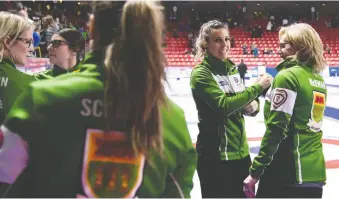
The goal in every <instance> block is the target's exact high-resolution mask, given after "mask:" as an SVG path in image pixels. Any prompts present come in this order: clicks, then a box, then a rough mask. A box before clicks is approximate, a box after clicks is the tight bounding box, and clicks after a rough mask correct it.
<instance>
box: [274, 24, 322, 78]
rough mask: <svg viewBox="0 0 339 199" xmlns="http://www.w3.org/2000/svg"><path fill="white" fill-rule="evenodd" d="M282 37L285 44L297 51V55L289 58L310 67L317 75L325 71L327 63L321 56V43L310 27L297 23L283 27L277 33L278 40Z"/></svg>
mask: <svg viewBox="0 0 339 199" xmlns="http://www.w3.org/2000/svg"><path fill="white" fill-rule="evenodd" d="M283 36H285V40H286V42H288V43H290V44H292V45H293V46H295V47H296V48H297V49H298V50H297V53H296V54H295V55H291V56H289V58H291V59H292V60H296V61H299V62H303V63H306V64H307V65H310V66H312V68H313V70H314V71H315V72H317V73H320V72H321V71H323V70H324V69H325V67H326V66H327V63H326V60H325V58H324V55H323V49H324V47H323V43H322V41H321V39H320V36H319V34H318V33H317V32H316V31H315V30H314V29H313V28H312V26H310V25H308V24H306V23H298V24H292V25H290V26H287V27H283V28H281V29H280V31H279V38H281V37H283Z"/></svg>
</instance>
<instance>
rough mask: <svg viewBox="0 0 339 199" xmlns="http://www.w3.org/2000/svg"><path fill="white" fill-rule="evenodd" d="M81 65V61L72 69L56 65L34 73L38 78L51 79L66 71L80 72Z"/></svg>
mask: <svg viewBox="0 0 339 199" xmlns="http://www.w3.org/2000/svg"><path fill="white" fill-rule="evenodd" d="M79 67H80V64H79V63H78V64H77V65H75V66H74V67H72V68H70V69H63V68H61V67H59V66H57V65H54V66H53V68H52V69H50V70H46V71H43V72H40V73H36V74H34V77H35V78H36V79H38V80H44V79H50V78H54V77H56V76H59V75H63V74H66V73H73V72H79V71H80V68H79Z"/></svg>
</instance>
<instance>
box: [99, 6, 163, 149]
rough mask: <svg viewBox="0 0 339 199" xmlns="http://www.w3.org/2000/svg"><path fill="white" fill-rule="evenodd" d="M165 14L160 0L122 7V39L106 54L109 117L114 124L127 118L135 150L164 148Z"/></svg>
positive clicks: (108, 121)
mask: <svg viewBox="0 0 339 199" xmlns="http://www.w3.org/2000/svg"><path fill="white" fill-rule="evenodd" d="M163 20H164V18H163V14H162V7H161V6H160V5H158V4H157V3H156V2H152V1H128V2H127V3H125V5H124V7H123V10H122V15H121V20H120V23H121V24H120V31H119V33H118V34H119V35H118V39H117V40H116V41H115V43H114V45H110V46H109V47H108V50H107V54H106V60H105V74H106V82H105V115H106V121H107V122H106V123H107V125H108V129H112V128H114V122H115V121H119V120H122V121H127V122H126V125H125V128H127V133H128V135H129V140H130V143H131V145H132V147H133V149H134V151H135V152H136V153H144V154H147V152H148V151H149V149H157V150H161V148H162V136H161V135H162V134H161V118H160V111H159V108H160V105H161V104H162V103H165V93H164V89H163V85H162V80H163V79H164V75H165V73H164V67H165V56H164V54H163V51H162V32H163V30H164V21H163Z"/></svg>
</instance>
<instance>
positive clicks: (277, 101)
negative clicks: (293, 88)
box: [273, 89, 288, 109]
mask: <svg viewBox="0 0 339 199" xmlns="http://www.w3.org/2000/svg"><path fill="white" fill-rule="evenodd" d="M287 96H288V94H287V92H286V91H284V90H282V89H276V90H275V93H274V96H273V107H274V108H275V109H277V108H279V107H280V106H281V105H282V104H284V103H285V102H286V99H287Z"/></svg>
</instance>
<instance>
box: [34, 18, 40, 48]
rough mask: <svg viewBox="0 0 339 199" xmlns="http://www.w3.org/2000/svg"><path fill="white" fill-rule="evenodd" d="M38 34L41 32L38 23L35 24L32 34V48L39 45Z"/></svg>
mask: <svg viewBox="0 0 339 199" xmlns="http://www.w3.org/2000/svg"><path fill="white" fill-rule="evenodd" d="M40 32H41V25H40V24H39V23H36V24H35V28H34V32H33V46H34V48H36V47H38V46H39V44H40V40H41V37H40Z"/></svg>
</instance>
